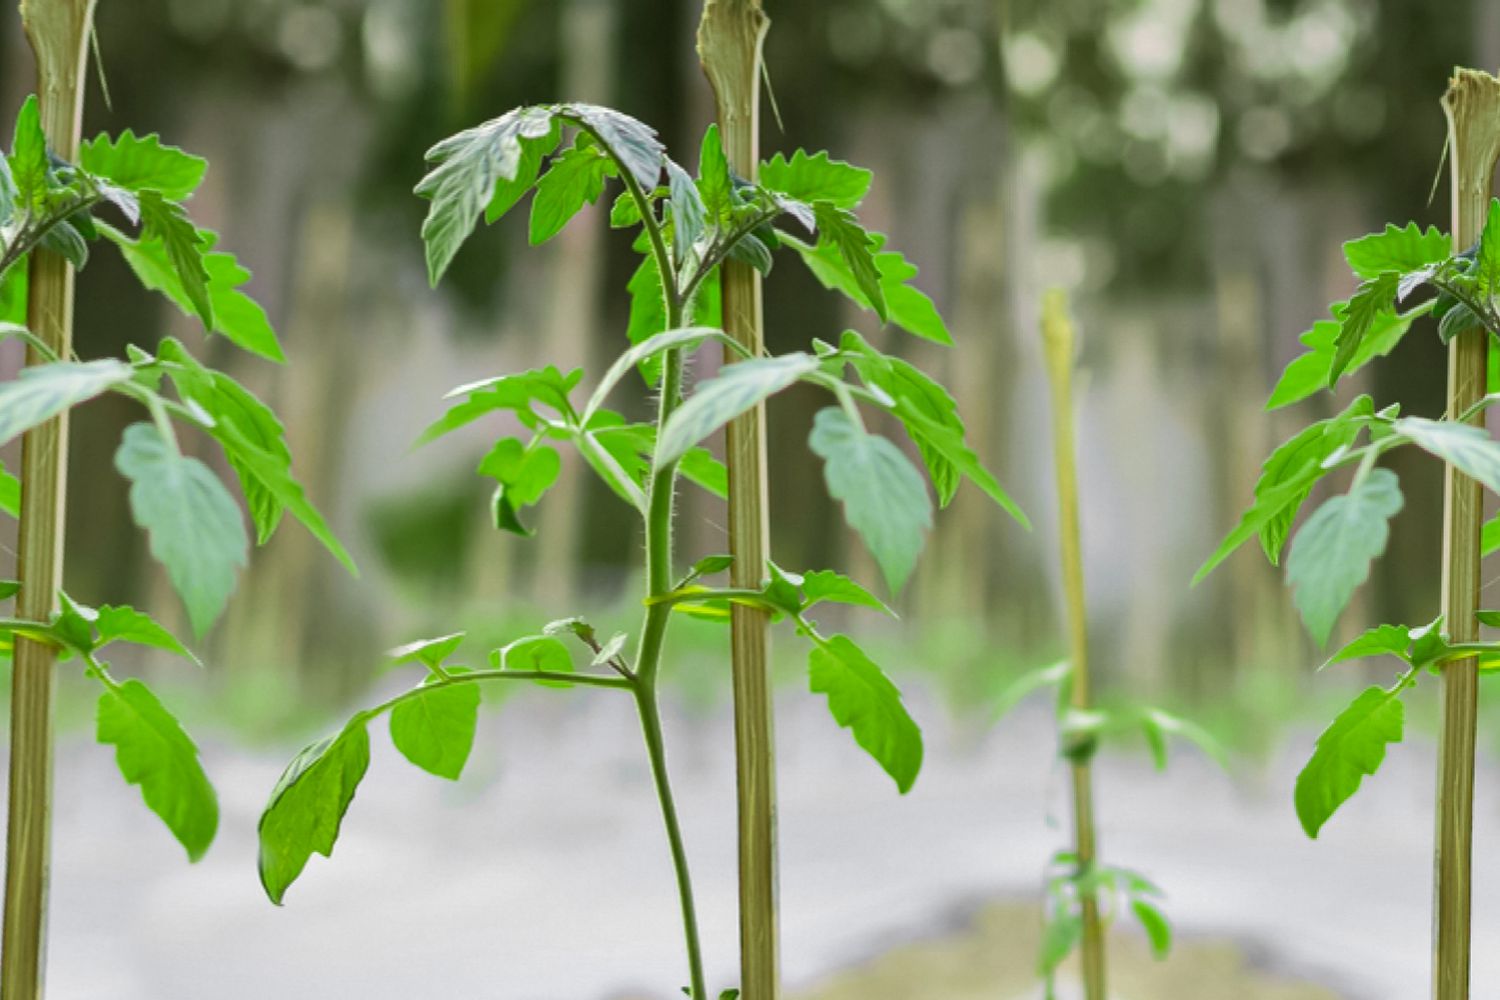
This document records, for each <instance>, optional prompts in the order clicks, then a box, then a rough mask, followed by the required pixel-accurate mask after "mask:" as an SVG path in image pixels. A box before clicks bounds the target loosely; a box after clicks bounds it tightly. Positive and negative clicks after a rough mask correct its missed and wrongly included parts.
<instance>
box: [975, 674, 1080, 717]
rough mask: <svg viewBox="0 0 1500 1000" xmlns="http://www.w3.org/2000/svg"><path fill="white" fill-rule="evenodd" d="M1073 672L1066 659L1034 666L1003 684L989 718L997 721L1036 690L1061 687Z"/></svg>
mask: <svg viewBox="0 0 1500 1000" xmlns="http://www.w3.org/2000/svg"><path fill="white" fill-rule="evenodd" d="M1072 674H1073V664H1071V663H1069V662H1068V661H1067V660H1058V661H1057V662H1056V663H1049V664H1047V665H1046V666H1041V667H1034V668H1032V669H1031V670H1028V671H1026V672H1025V673H1023V674H1022V675H1021V676H1019V677H1017V678H1016V679H1015V680H1013V681H1011V682H1010V683H1009V684H1007V685H1006V686H1005V690H1004V691H1002V692H1001V693H1000V697H999V699H998V700H997V701H996V702H995V707H994V709H993V710H992V711H991V713H990V719H991V720H992V721H994V722H999V721H1000V720H1001V719H1003V718H1004V717H1005V716H1007V715H1009V714H1010V711H1011V709H1013V708H1015V707H1016V706H1017V705H1019V704H1020V703H1021V702H1023V701H1025V700H1026V699H1027V698H1028V697H1030V696H1031V695H1032V694H1034V693H1036V692H1037V691H1041V690H1044V689H1046V688H1049V687H1055V688H1059V689H1062V688H1063V687H1064V686H1065V685H1067V683H1068V678H1070V677H1071V676H1072Z"/></svg>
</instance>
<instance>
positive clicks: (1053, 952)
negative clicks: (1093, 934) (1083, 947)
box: [1037, 913, 1083, 978]
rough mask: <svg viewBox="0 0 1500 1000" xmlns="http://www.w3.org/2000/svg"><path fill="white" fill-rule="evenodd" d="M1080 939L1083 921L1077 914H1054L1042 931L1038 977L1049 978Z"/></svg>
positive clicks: (1038, 957) (1038, 955) (1038, 956)
mask: <svg viewBox="0 0 1500 1000" xmlns="http://www.w3.org/2000/svg"><path fill="white" fill-rule="evenodd" d="M1082 938H1083V920H1082V919H1081V918H1079V917H1078V915H1077V914H1074V913H1058V914H1054V915H1053V917H1052V919H1051V920H1049V921H1047V926H1046V927H1045V928H1043V930H1042V947H1041V950H1040V952H1039V953H1038V954H1037V973H1038V975H1042V976H1047V977H1049V978H1050V977H1051V975H1052V974H1053V973H1054V972H1056V971H1057V967H1058V966H1060V965H1062V963H1063V960H1064V959H1066V958H1067V957H1068V956H1069V955H1071V954H1072V953H1073V949H1074V948H1077V947H1078V942H1079V941H1080V940H1082Z"/></svg>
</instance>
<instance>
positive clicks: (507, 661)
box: [490, 635, 573, 687]
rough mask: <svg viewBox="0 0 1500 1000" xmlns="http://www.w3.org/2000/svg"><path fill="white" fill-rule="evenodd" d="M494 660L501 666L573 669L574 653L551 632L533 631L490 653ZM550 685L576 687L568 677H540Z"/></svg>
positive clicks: (550, 670) (564, 671)
mask: <svg viewBox="0 0 1500 1000" xmlns="http://www.w3.org/2000/svg"><path fill="white" fill-rule="evenodd" d="M490 663H492V664H493V665H494V666H496V667H497V668H499V669H501V670H541V671H546V672H548V673H554V674H571V673H573V654H572V653H570V652H568V647H567V646H564V645H563V644H562V642H561V641H559V640H558V639H556V638H554V637H553V636H550V635H529V636H526V637H525V638H521V639H517V640H516V641H515V642H512V643H510V644H509V645H507V646H503V647H501V648H500V649H497V650H495V651H494V652H492V653H490ZM537 683H538V684H542V685H545V686H547V687H572V686H573V685H571V684H569V683H568V682H567V681H554V680H539V681H537Z"/></svg>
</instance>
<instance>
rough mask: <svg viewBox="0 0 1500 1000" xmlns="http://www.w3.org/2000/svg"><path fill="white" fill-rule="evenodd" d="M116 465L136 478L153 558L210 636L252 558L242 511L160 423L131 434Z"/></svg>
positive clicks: (137, 509) (135, 497) (135, 509)
mask: <svg viewBox="0 0 1500 1000" xmlns="http://www.w3.org/2000/svg"><path fill="white" fill-rule="evenodd" d="M115 467H116V468H117V469H119V470H120V473H121V474H122V475H124V476H125V477H126V478H127V479H129V480H130V481H131V487H130V510H131V514H132V515H133V516H134V518H135V522H136V523H137V524H138V525H140V526H141V527H142V528H144V529H146V532H147V534H149V535H150V538H151V554H152V555H153V556H155V557H156V559H157V560H158V561H159V562H161V564H162V565H163V566H165V567H166V568H167V575H168V577H170V578H171V580H172V586H173V587H174V588H176V590H177V593H178V594H180V595H181V596H182V600H183V603H184V604H185V605H186V606H187V610H188V618H189V619H190V620H191V621H192V623H193V629H194V630H195V631H196V632H197V633H198V634H199V635H202V634H203V633H204V632H206V631H207V630H208V627H209V626H210V625H212V624H213V622H214V619H216V618H218V616H219V612H221V611H222V610H223V609H224V605H225V603H226V602H227V601H228V600H229V595H230V594H231V593H232V592H233V591H234V583H235V575H236V573H237V572H238V570H239V568H240V567H242V566H244V565H245V563H246V562H247V561H248V549H249V547H250V540H249V539H248V538H246V537H245V526H244V523H243V522H242V521H241V519H240V510H239V508H238V507H237V506H235V503H234V500H233V498H231V497H230V495H229V493H228V491H227V490H225V489H224V486H223V484H222V483H220V482H219V480H218V479H216V478H215V477H214V474H213V473H212V472H210V471H209V469H208V466H206V465H204V464H203V463H202V462H200V461H198V460H197V459H196V458H188V457H186V456H184V455H181V454H179V453H178V452H176V451H174V450H173V448H172V447H171V446H170V445H169V444H168V443H167V442H166V441H165V440H163V438H162V436H161V432H160V431H159V430H157V428H156V427H155V425H153V424H147V423H140V424H132V425H131V426H129V427H127V428H126V429H125V434H124V437H123V438H122V439H121V442H120V448H119V451H117V452H116V453H115Z"/></svg>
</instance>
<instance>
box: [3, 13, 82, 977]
mask: <svg viewBox="0 0 1500 1000" xmlns="http://www.w3.org/2000/svg"><path fill="white" fill-rule="evenodd" d="M93 16H94V0H22V3H21V22H22V24H23V26H24V27H25V30H26V37H27V39H28V41H29V42H30V43H31V48H32V51H33V52H35V53H36V63H37V96H38V101H39V104H40V112H41V122H42V130H43V131H44V132H45V133H46V135H47V142H48V144H49V145H50V146H51V147H52V150H53V152H55V153H57V155H59V156H61V157H63V158H64V159H67V160H72V159H73V158H74V156H75V154H76V152H77V149H78V140H79V135H80V131H81V128H82V120H83V74H84V67H85V66H86V65H87V62H88V37H89V31H90V27H91V25H92V23H93ZM30 268H31V272H30V275H29V282H30V293H29V297H28V300H27V312H26V321H27V325H28V326H29V327H30V328H31V332H32V333H34V334H35V335H36V336H37V337H38V338H40V339H41V340H42V342H43V343H45V344H46V345H47V346H48V347H49V348H51V350H52V351H53V352H54V353H55V354H56V355H57V356H58V357H67V356H68V354H69V352H70V351H71V349H72V343H73V268H72V265H70V264H68V263H67V262H66V261H65V260H63V259H62V258H61V257H59V256H57V255H56V254H53V253H51V252H49V251H46V250H37V251H35V252H33V253H32V256H31V261H30ZM26 360H27V364H37V363H40V362H41V361H43V360H45V359H43V358H41V357H39V356H38V355H37V353H36V350H35V349H34V348H32V349H30V350H28V353H27V359H26ZM67 464H68V418H67V414H66V413H64V414H62V415H61V416H58V417H54V418H53V419H52V420H49V421H47V422H46V423H45V424H42V425H41V426H39V427H37V428H35V429H34V430H31V431H29V432H27V433H26V434H25V435H24V436H23V437H22V439H21V483H22V493H21V523H20V535H19V544H18V546H17V568H18V570H19V574H18V575H19V576H20V578H21V592H20V594H18V595H17V598H16V613H17V614H18V615H19V616H20V617H21V618H29V619H35V620H47V619H50V618H51V617H52V615H53V614H54V613H55V612H56V610H57V609H56V602H57V591H58V588H59V587H60V586H61V584H62V568H63V524H64V520H65V519H64V512H65V510H66V505H67ZM53 662H54V656H53V651H52V648H51V647H50V646H47V645H44V644H42V643H37V642H32V641H30V640H27V639H22V638H18V639H17V640H16V647H15V657H14V664H13V673H12V678H11V707H10V723H11V725H10V741H11V742H10V746H11V757H10V812H9V817H10V821H9V826H8V828H7V831H6V846H5V862H6V869H5V873H6V877H5V928H4V943H3V950H0V997H4V998H5V1000H37V998H40V997H41V995H42V979H43V974H44V971H45V966H46V961H45V952H46V948H45V938H46V917H47V882H48V864H49V858H50V854H51V836H52V829H51V827H52V823H51V806H52V741H53V737H52V714H53V712H52V700H53V694H52V688H53V681H52V675H53Z"/></svg>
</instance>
